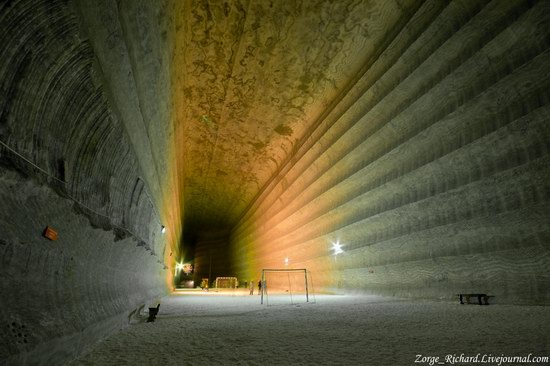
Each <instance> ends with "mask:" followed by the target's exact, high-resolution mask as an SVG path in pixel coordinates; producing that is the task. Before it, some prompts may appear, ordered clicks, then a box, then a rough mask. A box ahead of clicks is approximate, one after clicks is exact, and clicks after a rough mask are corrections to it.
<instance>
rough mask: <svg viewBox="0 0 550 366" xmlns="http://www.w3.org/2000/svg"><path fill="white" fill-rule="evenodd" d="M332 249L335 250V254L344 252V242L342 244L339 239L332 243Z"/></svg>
mask: <svg viewBox="0 0 550 366" xmlns="http://www.w3.org/2000/svg"><path fill="white" fill-rule="evenodd" d="M332 250H334V255H338V254H340V253H344V251H343V250H342V244H340V241H339V240H338V241H337V242H336V243H332Z"/></svg>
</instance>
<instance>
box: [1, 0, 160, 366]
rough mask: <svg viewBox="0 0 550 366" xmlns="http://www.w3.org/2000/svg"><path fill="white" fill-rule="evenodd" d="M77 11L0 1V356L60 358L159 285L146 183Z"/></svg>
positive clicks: (155, 226) (9, 360)
mask: <svg viewBox="0 0 550 366" xmlns="http://www.w3.org/2000/svg"><path fill="white" fill-rule="evenodd" d="M77 19H78V18H77V13H76V12H75V10H74V8H71V7H70V6H69V4H68V3H67V2H66V1H30V0H29V1H26V0H22V1H11V2H6V1H4V2H1V3H0V27H1V29H2V32H0V44H1V45H2V54H1V56H0V141H2V145H1V146H0V233H1V236H0V261H1V264H0V293H1V300H0V302H1V306H0V324H1V326H2V329H3V331H2V332H0V360H1V361H0V363H2V364H16V365H24V364H32V365H35V364H44V365H56V364H63V363H64V362H65V361H67V359H70V358H71V357H73V356H74V355H76V354H79V353H80V352H82V351H83V350H85V349H86V347H88V346H89V345H90V344H93V343H95V342H97V340H98V339H100V338H101V337H103V336H105V335H107V334H109V333H111V332H113V331H115V330H117V329H119V328H120V327H123V326H125V325H127V324H128V315H129V313H130V312H131V311H132V310H133V309H135V308H137V307H138V306H140V305H141V304H145V303H147V302H148V301H150V300H152V299H154V298H155V297H157V296H162V294H165V293H166V291H167V288H166V286H165V278H166V267H165V264H164V258H163V254H164V244H165V243H164V240H163V238H162V235H161V233H160V230H161V226H160V223H159V220H160V219H159V213H158V210H157V209H155V207H154V205H153V202H154V198H155V197H154V196H152V195H151V193H150V189H148V186H150V185H151V184H150V182H147V181H145V180H144V179H143V176H144V174H143V171H142V169H141V167H140V164H139V159H138V158H139V157H137V154H136V152H135V149H134V146H132V144H131V143H130V142H129V140H128V138H127V134H126V133H125V132H124V131H125V130H124V126H123V124H122V122H121V121H120V119H119V117H118V116H119V115H120V114H117V113H115V111H113V107H112V104H111V103H110V102H109V97H108V93H107V92H106V91H105V90H104V83H103V72H102V69H101V67H100V66H99V65H98V64H97V60H96V58H95V56H94V51H93V49H92V46H91V44H90V43H89V42H88V40H87V39H86V38H85V37H83V36H82V35H81V29H80V28H79V25H78V20H77ZM47 225H49V226H51V227H53V228H54V229H55V230H56V231H57V232H58V235H59V239H58V240H57V241H48V240H47V239H45V238H43V237H42V231H43V230H44V229H45V227H46V226H47Z"/></svg>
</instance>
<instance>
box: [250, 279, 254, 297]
mask: <svg viewBox="0 0 550 366" xmlns="http://www.w3.org/2000/svg"><path fill="white" fill-rule="evenodd" d="M250 295H254V281H250Z"/></svg>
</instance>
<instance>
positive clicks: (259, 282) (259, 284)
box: [258, 280, 262, 295]
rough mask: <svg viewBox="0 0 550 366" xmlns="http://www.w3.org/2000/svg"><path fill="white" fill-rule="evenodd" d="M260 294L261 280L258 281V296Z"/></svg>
mask: <svg viewBox="0 0 550 366" xmlns="http://www.w3.org/2000/svg"><path fill="white" fill-rule="evenodd" d="M261 294H262V280H258V295H261Z"/></svg>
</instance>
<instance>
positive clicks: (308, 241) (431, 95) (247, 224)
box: [231, 1, 550, 304]
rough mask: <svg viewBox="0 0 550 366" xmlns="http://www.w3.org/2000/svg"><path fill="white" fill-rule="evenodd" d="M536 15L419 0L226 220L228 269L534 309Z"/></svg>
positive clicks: (539, 142) (541, 247)
mask: <svg viewBox="0 0 550 366" xmlns="http://www.w3.org/2000/svg"><path fill="white" fill-rule="evenodd" d="M549 20H550V8H549V4H548V3H546V2H535V3H533V2H523V1H514V2H506V3H503V2H498V1H493V2H451V3H449V4H446V3H444V2H440V1H434V2H431V1H427V2H425V3H423V4H422V6H421V7H420V8H419V9H418V11H416V12H415V13H414V14H411V15H410V17H409V19H407V21H406V22H403V23H401V28H400V29H399V31H398V32H396V33H395V34H394V37H393V38H392V39H388V42H387V43H386V44H385V45H384V48H381V49H379V50H378V51H379V53H378V54H377V55H376V58H375V59H370V60H369V67H368V68H365V69H363V72H362V73H361V74H360V75H358V76H357V80H356V82H355V84H353V85H352V86H351V87H350V88H349V89H348V90H347V91H346V93H345V95H343V97H342V99H340V100H339V101H338V103H336V104H334V105H333V106H332V107H331V108H328V109H327V110H325V112H324V115H323V118H322V119H321V120H320V123H319V124H317V125H316V126H315V129H312V130H311V131H310V133H309V134H308V137H307V139H305V140H302V144H301V145H300V146H299V147H298V149H297V150H296V151H295V153H294V154H293V155H292V159H291V160H289V161H287V163H286V164H285V165H283V166H282V167H281V169H279V170H278V171H277V173H276V174H275V175H274V176H273V177H272V179H271V180H270V181H269V183H268V184H267V185H266V186H265V187H264V189H262V191H261V194H260V195H259V196H258V197H257V198H256V199H255V200H254V201H253V202H252V204H251V206H250V208H249V210H247V211H246V214H245V215H244V216H243V218H242V219H241V220H240V221H239V223H238V224H237V225H236V227H235V229H234V230H233V232H232V236H231V245H232V247H233V251H234V253H235V258H236V259H235V260H234V261H233V264H234V269H235V271H236V272H237V273H238V275H239V277H254V276H256V273H258V272H259V270H260V269H261V268H270V267H275V268H281V267H284V260H285V258H287V257H288V258H289V262H290V264H289V265H290V266H291V267H295V268H308V269H310V270H311V272H312V275H313V279H314V282H316V286H317V287H318V288H333V289H334V290H336V291H342V292H349V291H364V292H372V293H378V294H387V295H398V296H418V297H432V298H434V297H435V298H452V297H453V296H455V294H457V293H461V292H468V293H470V292H481V293H490V294H492V295H495V296H496V300H497V301H500V302H514V303H539V304H548V303H549V302H550V297H549V296H550V272H549V270H548V268H549V265H550V226H549V225H548V223H549V222H550V211H549V203H550V201H549V195H548V192H549V188H550V185H549V183H548V182H549V180H548V178H549V176H550V174H549V173H550V155H549V153H550V149H549V147H550V144H549V142H550V128H549V126H550V125H549V117H550V113H549V112H550V104H549V102H550V94H549V92H548V90H550V89H549V86H550V77H549V75H550V72H549V71H550V67H549V65H550V49H549V43H548V40H549V39H550V38H549V35H550V33H549V30H550V28H549V27H548V21H549ZM338 242H339V243H340V245H342V249H343V250H344V253H342V254H339V255H337V256H336V255H334V251H333V247H332V243H338Z"/></svg>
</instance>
